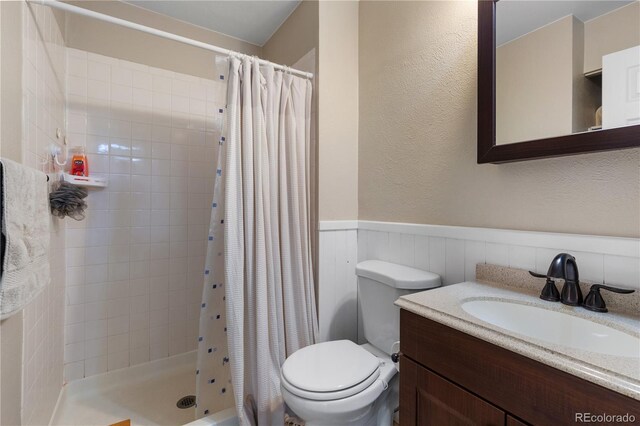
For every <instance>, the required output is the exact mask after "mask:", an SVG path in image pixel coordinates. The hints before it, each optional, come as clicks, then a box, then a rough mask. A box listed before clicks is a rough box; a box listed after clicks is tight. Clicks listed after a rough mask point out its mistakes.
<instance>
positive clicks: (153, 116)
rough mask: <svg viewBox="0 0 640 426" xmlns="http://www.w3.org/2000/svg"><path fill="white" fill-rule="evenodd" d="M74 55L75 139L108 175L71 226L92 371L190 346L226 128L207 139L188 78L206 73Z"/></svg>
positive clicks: (72, 307)
mask: <svg viewBox="0 0 640 426" xmlns="http://www.w3.org/2000/svg"><path fill="white" fill-rule="evenodd" d="M68 58H71V59H68V62H69V63H70V64H71V66H73V67H76V66H77V67H78V69H77V70H75V69H74V70H73V72H70V73H69V76H68V77H67V80H68V91H69V103H68V105H67V108H68V110H69V113H70V115H69V118H70V119H69V123H70V125H71V126H70V127H71V128H72V129H73V130H74V140H77V141H80V140H84V141H85V142H86V144H87V152H88V153H89V163H90V166H91V168H90V170H91V172H92V173H94V174H101V175H104V176H105V177H107V178H108V179H109V186H108V188H107V189H106V190H101V191H92V192H91V193H90V195H89V198H88V199H87V204H88V205H89V208H88V212H87V219H86V220H85V221H83V222H79V223H73V224H72V225H71V226H70V228H69V229H68V231H69V232H68V235H67V237H66V240H67V243H68V244H67V245H68V247H69V251H68V252H67V257H68V258H69V262H68V265H69V271H68V274H69V276H70V277H71V279H70V280H68V284H73V285H70V286H69V287H68V291H67V294H66V300H67V303H68V312H69V321H70V322H68V323H67V335H68V336H67V343H76V341H77V340H78V342H77V343H81V340H79V339H81V338H83V339H84V340H83V341H84V343H85V349H86V351H85V354H84V359H83V362H84V367H83V370H82V374H83V375H84V376H90V375H93V374H99V373H102V372H105V371H108V370H113V369H116V368H122V367H126V366H127V365H130V364H137V363H141V362H147V361H149V360H151V359H157V358H159V357H163V356H168V355H169V354H172V355H173V354H176V353H180V352H183V351H185V350H191V349H193V347H192V345H187V336H188V335H193V336H195V335H196V334H197V327H198V322H197V314H198V313H199V310H198V309H197V307H196V306H192V305H195V303H191V301H190V299H189V302H188V300H187V299H188V297H187V296H188V295H190V294H194V295H195V296H193V297H195V298H196V299H197V298H199V297H200V296H199V295H198V294H197V293H198V292H193V291H192V292H189V291H188V290H189V287H188V284H187V283H190V282H191V281H193V282H196V281H198V282H199V280H200V272H201V270H202V269H203V267H204V266H203V265H204V257H205V250H206V245H205V244H204V239H205V237H206V235H207V226H208V222H209V214H210V204H211V196H212V190H213V185H212V184H211V182H212V181H213V175H214V170H213V168H212V166H211V165H212V164H215V163H216V155H217V145H214V144H215V142H216V141H217V140H218V139H219V133H218V135H217V136H215V135H214V136H215V137H214V138H213V139H212V141H213V143H211V144H209V145H208V144H207V140H208V139H207V138H209V139H211V135H206V134H205V132H204V131H203V130H204V126H205V125H204V120H203V119H202V117H200V115H202V114H204V113H205V112H206V105H205V98H206V96H205V95H204V94H202V93H200V92H197V91H196V92H194V93H193V94H192V92H191V90H190V89H191V85H196V86H200V85H204V84H205V82H204V80H202V79H200V78H196V77H192V76H183V75H179V74H175V73H173V72H165V71H163V70H159V69H151V68H149V67H146V66H142V65H140V64H135V63H132V62H127V61H121V60H115V59H113V58H109V57H106V56H101V55H95V54H90V55H87V54H86V52H82V51H78V50H74V49H68ZM87 58H88V59H87ZM87 79H88V80H87ZM192 95H193V96H192ZM224 96H225V94H224V92H222V91H221V92H220V93H219V96H218V98H216V99H217V102H215V103H216V104H218V105H224V99H225V98H224ZM213 101H214V99H212V100H211V102H212V103H213ZM172 108H173V110H174V112H175V113H176V114H181V115H180V120H174V119H173V118H172V113H171V110H172ZM192 114H196V115H197V118H196V119H195V120H194V119H192V118H191V117H190V116H191V115H192ZM216 116H218V114H217V113H216ZM200 121H202V123H200V124H197V125H195V126H192V123H199V122H200ZM188 127H190V128H188ZM198 129H202V130H198ZM190 144H191V145H190ZM214 147H215V148H214ZM191 148H193V150H192V151H190V149H191ZM190 153H191V154H192V155H191V156H190ZM354 232H355V231H354ZM352 240H353V243H354V244H355V243H356V238H355V236H354V237H353V238H352ZM350 250H351V251H352V252H353V253H354V255H355V253H356V251H357V249H356V248H352V249H350ZM350 262H351V263H353V265H351V264H350V263H348V264H347V267H351V266H353V267H354V268H355V259H354V260H352V261H351V260H350ZM169 266H171V268H170V267H169ZM345 274H349V272H345ZM191 276H193V277H194V278H193V279H192V278H190V277H191ZM344 276H346V275H344ZM196 277H197V278H196ZM150 279H152V281H150ZM190 280H191V281H190ZM151 283H152V284H151ZM189 285H190V284H189ZM350 297H355V296H350ZM196 301H197V300H196ZM187 317H190V318H195V321H192V322H191V323H189V324H187ZM151 327H153V328H155V331H154V336H155V337H154V340H153V342H151V341H150V334H151ZM189 327H192V328H193V330H190V328H189ZM185 329H186V330H187V332H186V333H185V332H184V330H185ZM169 330H173V334H171V338H170V332H169ZM178 331H182V333H179V332H178ZM107 339H108V340H109V344H108V345H107ZM118 339H119V340H118ZM124 339H126V340H127V343H126V345H125V344H124V343H122V342H123V341H124ZM117 342H120V343H122V344H120V343H117ZM107 346H109V347H110V349H109V354H108V355H109V356H107V349H106V348H107ZM134 348H135V350H134ZM114 354H115V355H114ZM67 361H68V363H70V362H71V361H69V360H67ZM74 362H75V361H74ZM76 368H77V370H74V371H75V372H76V373H77V371H79V367H76ZM70 377H73V378H78V375H77V374H76V375H72V376H70Z"/></svg>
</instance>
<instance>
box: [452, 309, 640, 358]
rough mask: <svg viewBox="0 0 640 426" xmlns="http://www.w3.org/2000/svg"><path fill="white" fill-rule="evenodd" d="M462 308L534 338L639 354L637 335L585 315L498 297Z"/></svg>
mask: <svg viewBox="0 0 640 426" xmlns="http://www.w3.org/2000/svg"><path fill="white" fill-rule="evenodd" d="M462 309H464V310H465V311H466V312H467V313H468V314H470V315H472V316H474V317H476V318H477V319H479V320H481V321H484V322H487V323H489V324H492V325H494V326H496V327H500V328H502V329H505V330H508V331H512V332H514V333H518V334H521V335H524V336H527V337H530V338H533V339H537V340H542V341H545V342H548V343H551V344H554V345H560V346H564V347H568V348H572V349H577V350H581V351H588V352H595V353H599V354H605V355H615V356H621V357H629V358H638V357H640V339H639V338H638V337H636V336H632V335H630V334H627V333H624V332H622V331H619V330H616V329H614V328H611V327H608V326H606V325H602V324H598V323H595V322H593V321H589V320H588V319H585V318H580V317H576V316H573V315H568V314H565V313H562V312H557V311H551V310H549V309H545V308H541V307H537V306H530V305H523V304H519V303H512V302H505V301H500V300H470V301H467V302H464V303H462Z"/></svg>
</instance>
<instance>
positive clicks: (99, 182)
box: [63, 173, 108, 189]
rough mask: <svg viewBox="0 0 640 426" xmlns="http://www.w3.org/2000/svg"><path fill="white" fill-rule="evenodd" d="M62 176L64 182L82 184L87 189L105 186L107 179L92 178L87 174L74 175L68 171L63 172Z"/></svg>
mask: <svg viewBox="0 0 640 426" xmlns="http://www.w3.org/2000/svg"><path fill="white" fill-rule="evenodd" d="M63 178H64V180H65V182H69V183H70V184H72V185H77V186H84V187H86V188H88V189H99V188H106V187H107V183H108V182H107V179H105V178H94V177H89V176H74V175H70V174H68V173H64V175H63Z"/></svg>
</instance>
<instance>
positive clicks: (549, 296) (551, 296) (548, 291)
mask: <svg viewBox="0 0 640 426" xmlns="http://www.w3.org/2000/svg"><path fill="white" fill-rule="evenodd" d="M529 273H530V274H531V276H532V277H536V278H546V279H547V282H546V283H545V285H544V287H543V288H542V292H540V299H542V300H547V301H549V302H558V301H560V293H559V292H558V288H557V287H556V282H555V281H553V280H552V279H551V278H549V277H548V276H546V275H543V274H538V273H536V272H533V271H529Z"/></svg>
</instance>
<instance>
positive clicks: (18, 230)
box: [0, 158, 51, 319]
mask: <svg viewBox="0 0 640 426" xmlns="http://www.w3.org/2000/svg"><path fill="white" fill-rule="evenodd" d="M0 162H1V163H2V209H1V211H0V214H1V216H2V252H3V253H4V258H3V259H2V278H1V279H0V319H5V318H7V317H9V316H11V315H13V314H15V313H16V312H18V311H20V310H21V309H23V308H24V307H25V306H26V305H27V304H28V303H29V302H31V301H32V300H33V299H34V298H35V297H36V296H37V295H38V293H39V292H40V290H42V289H43V288H44V286H46V285H47V284H49V281H51V274H50V270H49V221H50V217H49V216H50V214H49V191H48V184H47V176H46V175H45V174H44V173H42V172H39V171H37V170H35V169H31V168H28V167H25V166H22V165H20V164H18V163H15V162H13V161H11V160H7V159H4V158H2V159H0Z"/></svg>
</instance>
